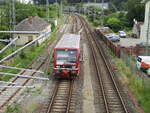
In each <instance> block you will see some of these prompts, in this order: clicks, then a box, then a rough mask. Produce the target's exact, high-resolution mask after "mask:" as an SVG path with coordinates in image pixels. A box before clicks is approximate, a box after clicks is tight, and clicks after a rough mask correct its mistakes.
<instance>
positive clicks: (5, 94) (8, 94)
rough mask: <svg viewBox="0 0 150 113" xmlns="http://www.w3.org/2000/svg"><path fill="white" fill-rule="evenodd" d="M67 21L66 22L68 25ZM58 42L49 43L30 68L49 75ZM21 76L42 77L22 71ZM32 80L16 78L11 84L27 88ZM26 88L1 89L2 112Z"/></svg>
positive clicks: (0, 104)
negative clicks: (53, 52)
mask: <svg viewBox="0 0 150 113" xmlns="http://www.w3.org/2000/svg"><path fill="white" fill-rule="evenodd" d="M66 22H67V21H65V23H66ZM65 29H66V27H65V28H64V30H63V32H62V33H60V34H59V35H58V37H61V35H62V34H63V33H64V32H65ZM57 41H58V40H55V41H53V43H49V45H48V47H47V48H46V49H45V50H44V51H43V53H42V54H41V55H40V56H39V57H38V58H35V59H34V60H33V61H32V62H31V64H29V65H28V67H31V68H34V69H35V70H43V71H44V72H46V73H47V70H48V69H49V68H48V66H49V63H50V59H51V54H52V51H53V48H54V47H55V45H56V43H57ZM19 74H21V75H23V74H24V75H30V76H40V75H39V74H37V73H36V72H29V71H21V72H20V73H19ZM31 80H32V79H30V78H20V77H14V78H13V79H12V80H11V82H12V83H16V85H17V86H18V85H19V86H25V85H27V84H29V82H30V81H31ZM8 86H15V84H8ZM23 89H24V88H11V87H10V88H7V87H6V88H0V111H3V108H4V107H6V106H7V105H10V104H11V103H13V102H14V101H15V100H16V98H17V97H18V96H19V94H20V92H21V91H22V90H23Z"/></svg>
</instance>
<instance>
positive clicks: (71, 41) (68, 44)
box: [55, 34, 80, 49]
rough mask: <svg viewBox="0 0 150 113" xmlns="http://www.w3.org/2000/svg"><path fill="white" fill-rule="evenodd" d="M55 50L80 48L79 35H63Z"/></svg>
mask: <svg viewBox="0 0 150 113" xmlns="http://www.w3.org/2000/svg"><path fill="white" fill-rule="evenodd" d="M55 48H73V49H75V48H80V35H77V34H64V35H63V36H62V38H61V39H60V41H59V42H58V43H57V45H56V47H55Z"/></svg>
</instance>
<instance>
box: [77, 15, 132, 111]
mask: <svg viewBox="0 0 150 113" xmlns="http://www.w3.org/2000/svg"><path fill="white" fill-rule="evenodd" d="M78 17H79V19H80V21H81V23H82V25H83V27H84V32H85V34H86V37H87V38H88V40H89V43H90V48H91V50H92V55H93V59H94V64H95V67H96V73H97V78H98V81H99V88H100V94H101V96H100V101H101V104H100V108H101V112H102V113H128V112H129V111H128V108H127V106H126V104H125V102H124V100H123V97H122V96H121V92H120V91H119V89H118V86H117V83H116V81H115V79H114V73H113V70H112V69H111V66H110V64H109V62H108V61H107V60H106V55H105V53H104V52H103V50H102V49H101V47H100V45H99V44H98V42H97V40H96V38H95V35H94V33H93V32H92V31H91V29H90V28H89V26H88V25H87V23H85V21H84V19H83V18H82V17H80V16H78Z"/></svg>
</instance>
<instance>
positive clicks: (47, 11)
mask: <svg viewBox="0 0 150 113" xmlns="http://www.w3.org/2000/svg"><path fill="white" fill-rule="evenodd" d="M46 6H47V9H46V14H47V21H48V22H49V0H46Z"/></svg>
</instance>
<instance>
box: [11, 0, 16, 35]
mask: <svg viewBox="0 0 150 113" xmlns="http://www.w3.org/2000/svg"><path fill="white" fill-rule="evenodd" d="M15 4H16V0H12V26H13V28H12V29H13V31H15V25H16V5H15ZM14 35H15V34H13V38H15V37H14Z"/></svg>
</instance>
